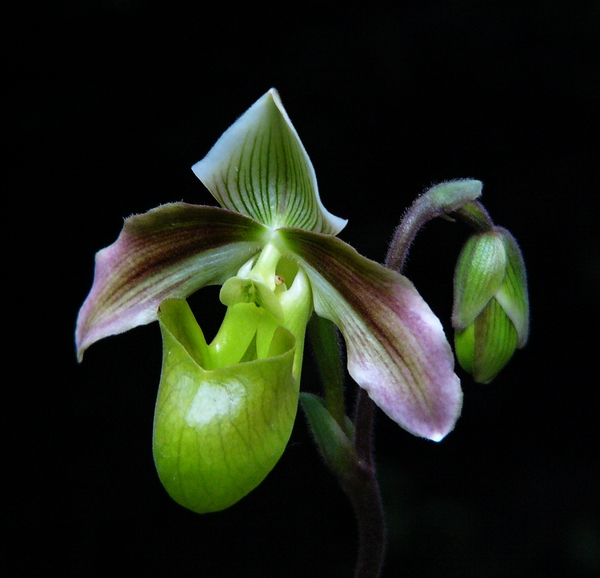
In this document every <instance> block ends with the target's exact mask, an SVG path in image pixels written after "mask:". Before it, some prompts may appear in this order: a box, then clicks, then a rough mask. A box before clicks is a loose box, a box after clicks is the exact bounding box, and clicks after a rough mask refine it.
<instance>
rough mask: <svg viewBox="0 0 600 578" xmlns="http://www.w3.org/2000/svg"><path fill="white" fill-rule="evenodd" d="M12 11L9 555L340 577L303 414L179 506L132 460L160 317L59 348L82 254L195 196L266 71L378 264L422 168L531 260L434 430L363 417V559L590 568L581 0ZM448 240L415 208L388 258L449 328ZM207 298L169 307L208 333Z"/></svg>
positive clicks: (337, 509)
mask: <svg viewBox="0 0 600 578" xmlns="http://www.w3.org/2000/svg"><path fill="white" fill-rule="evenodd" d="M23 9H24V10H23V13H22V14H21V15H20V16H19V17H17V18H15V19H14V20H11V21H10V22H9V23H7V24H8V25H7V26H6V27H7V28H9V30H8V40H9V50H8V51H7V52H6V54H7V56H8V61H9V73H10V75H11V77H9V82H8V88H5V90H7V92H8V95H9V101H8V104H7V105H5V106H6V111H7V113H8V120H9V128H10V129H11V131H10V132H9V133H8V147H7V148H8V154H7V156H6V157H5V158H7V161H8V162H7V164H6V173H5V174H6V175H7V178H5V180H4V186H3V189H4V190H5V193H6V196H5V201H4V203H5V205H4V214H5V219H4V224H5V227H4V230H5V247H6V252H5V254H6V255H7V257H8V267H7V272H8V278H5V293H4V295H5V298H4V299H5V303H4V309H5V315H4V320H5V324H4V333H5V336H6V337H5V339H6V342H5V343H8V346H6V345H5V346H4V349H5V363H6V365H7V367H8V368H9V369H8V378H7V379H6V380H5V383H4V392H5V395H4V396H3V413H4V418H5V419H4V422H5V424H6V425H7V426H8V428H7V433H6V434H5V435H4V439H3V441H4V444H3V445H4V452H3V454H4V460H3V462H4V466H3V470H4V473H3V478H5V479H6V480H8V481H9V484H10V490H9V491H6V492H5V494H4V500H3V501H4V506H5V508H6V510H7V514H6V516H3V525H4V526H5V528H6V529H7V531H8V533H9V535H10V539H9V540H8V541H7V542H5V546H7V549H8V552H7V553H6V554H5V555H3V556H2V559H3V561H2V564H3V565H6V566H7V575H12V576H17V575H24V574H26V573H31V572H35V573H37V575H45V574H49V573H51V572H52V573H56V572H58V573H59V574H61V575H65V576H66V575H78V576H105V575H108V574H109V573H112V572H113V571H122V572H123V573H125V574H127V575H129V574H132V573H134V572H135V573H145V574H146V575H156V576H163V575H164V576H166V575H169V576H175V575H179V576H201V577H203V578H204V577H206V578H209V577H210V578H212V577H224V576H247V575H248V576H273V577H280V576H281V577H295V576H298V577H300V576H302V577H305V576H310V577H317V576H336V577H337V576H340V577H342V576H350V575H351V574H352V567H353V564H354V558H355V550H356V532H355V525H354V520H353V516H352V512H351V510H350V508H349V505H348V502H347V500H346V498H345V496H344V495H343V494H342V493H341V491H340V490H339V489H338V487H337V485H336V482H335V480H334V479H333V477H332V476H331V475H330V474H329V472H328V471H327V470H326V469H325V467H324V466H323V465H322V463H321V461H320V459H319V457H318V456H317V453H316V450H315V448H314V447H313V445H312V442H311V440H310V437H309V436H308V434H307V431H306V426H305V422H304V418H303V416H301V414H299V419H298V421H297V425H296V428H295V430H294V433H293V435H292V439H291V442H290V445H289V447H288V449H287V450H286V452H285V454H284V456H283V458H282V460H281V461H280V462H279V464H278V465H277V467H276V468H275V469H274V471H273V472H272V473H271V474H270V475H269V476H268V478H267V480H266V481H265V482H264V483H263V484H262V485H261V486H260V487H259V488H258V489H256V490H255V491H254V492H252V493H251V494H250V495H249V496H248V497H247V498H245V499H244V500H242V501H241V502H240V503H239V504H237V505H236V506H234V507H232V508H231V509H229V510H228V511H225V512H222V513H218V514H212V515H206V516H198V515H195V514H192V513H190V512H188V511H186V510H184V509H183V508H181V507H179V506H178V505H176V504H175V503H174V502H172V501H171V500H170V499H169V497H168V496H167V495H166V494H165V492H164V490H163V489H162V487H161V485H160V483H159V481H158V478H157V476H156V474H155V471H154V465H153V462H152V455H151V432H152V416H153V407H154V400H155V395H156V389H157V384H158V378H159V373H160V357H161V354H160V348H161V344H160V336H159V331H158V327H157V325H156V324H152V325H149V326H146V327H142V328H138V329H135V330H133V331H131V332H129V333H127V334H124V335H121V336H118V337H113V338H109V339H106V340H104V341H102V342H100V343H98V344H96V345H94V346H93V347H92V348H91V349H90V350H89V351H88V352H87V353H86V358H85V361H84V363H83V364H81V365H78V364H77V363H76V360H75V351H74V344H73V330H74V324H75V318H76V314H77V311H78V308H79V306H80V305H81V303H82V302H83V299H84V298H85V296H86V294H87V292H88V290H89V287H90V285H91V281H92V274H93V255H94V253H95V252H96V251H97V250H99V249H100V248H102V247H104V246H106V245H108V244H110V243H112V242H113V241H114V240H115V239H116V237H117V235H118V233H119V231H120V228H121V225H122V218H124V217H126V216H128V215H130V214H132V213H140V212H144V211H146V210H148V209H150V208H152V207H155V206H157V205H158V204H160V203H165V202H170V201H178V200H185V201H188V202H192V203H199V204H202V203H207V204H212V198H211V197H210V195H209V193H208V192H207V191H206V190H204V188H203V186H202V185H201V184H200V183H199V182H198V181H197V179H196V178H195V177H194V175H193V174H192V172H191V171H190V166H191V165H192V164H193V163H194V162H196V161H197V160H199V159H200V158H201V157H202V156H204V154H205V153H206V152H207V151H208V149H209V148H210V147H211V145H212V144H213V143H214V142H215V141H216V139H217V138H218V137H219V136H220V134H221V133H222V132H223V131H224V130H225V129H226V128H227V127H228V126H229V125H230V124H231V123H232V122H233V121H234V120H235V118H236V117H237V116H239V115H240V114H241V113H243V112H244V111H245V110H246V109H247V108H248V107H249V106H250V105H251V104H252V103H253V102H254V101H255V100H256V99H257V98H258V97H260V96H261V95H262V94H263V93H264V92H265V91H266V90H268V89H269V88H270V87H271V86H275V87H277V88H278V89H279V91H280V93H281V96H282V99H283V102H284V104H285V106H286V108H287V110H288V113H289V114H290V117H291V118H292V120H293V122H294V125H295V126H296V128H297V130H298V132H299V134H300V136H301V138H302V140H303V142H304V144H305V146H306V148H307V150H308V152H309V154H310V156H311V158H312V161H313V163H314V165H315V169H316V172H317V177H318V180H319V185H320V190H321V198H322V199H323V201H324V204H325V205H326V206H327V208H328V209H329V210H330V211H332V212H333V213H334V214H336V215H339V216H342V217H344V218H348V219H349V224H348V226H347V228H346V229H345V230H344V231H343V232H342V233H341V235H340V236H341V238H342V239H344V240H346V241H348V242H350V243H352V244H353V245H354V246H355V247H356V248H357V249H358V250H359V251H360V252H361V253H363V254H365V255H366V256H368V257H370V258H372V259H376V260H381V259H382V258H383V256H384V254H385V251H386V247H387V243H388V241H389V239H390V236H391V233H392V230H393V227H394V226H395V225H396V224H397V222H398V220H399V218H400V216H401V214H402V212H403V211H404V209H405V207H406V206H407V205H408V204H409V203H410V202H411V200H412V199H413V198H414V196H415V195H416V194H418V193H420V192H421V191H422V190H424V189H425V188H426V187H427V186H429V185H431V184H432V183H435V182H439V181H441V180H445V179H450V178H459V177H474V178H478V179H481V180H482V181H483V182H484V196H483V202H484V203H485V205H486V207H487V208H488V209H489V211H490V213H491V215H492V217H493V218H494V220H495V221H496V222H497V223H498V224H500V225H503V226H505V227H507V228H509V229H510V230H511V231H512V232H513V233H514V235H515V236H516V237H517V239H518V240H519V241H520V243H521V247H522V250H523V252H524V255H525V259H526V262H527V264H528V272H529V282H530V298H531V310H532V322H531V339H530V343H529V344H528V346H527V347H526V349H524V350H523V351H519V352H518V353H517V354H516V355H515V358H514V359H513V361H512V362H511V364H510V365H509V366H508V368H507V369H506V370H505V371H504V372H503V373H502V374H501V375H500V376H499V377H498V378H497V379H496V380H495V381H494V382H493V383H492V384H490V385H487V386H482V385H478V384H475V383H473V382H472V381H471V380H470V379H469V377H468V376H465V375H464V374H463V373H462V372H460V371H459V374H460V376H461V378H462V381H463V389H464V394H465V402H464V409H463V415H462V417H461V419H460V420H459V422H458V424H457V427H456V429H455V431H454V432H452V433H451V434H450V435H449V436H448V437H447V438H446V439H445V440H444V441H442V442H441V443H439V444H434V443H431V442H427V441H424V440H420V439H416V438H413V437H412V436H410V435H409V434H407V433H406V432H404V431H403V430H401V429H400V428H398V427H397V426H395V425H394V424H393V423H391V422H390V421H389V420H388V419H387V418H385V417H384V416H383V415H380V416H379V419H378V421H377V434H376V439H377V459H378V463H379V468H380V476H381V483H382V492H383V496H384V502H385V506H386V510H387V515H388V525H389V550H388V552H389V553H388V559H387V564H386V567H385V571H384V576H386V577H392V576H404V577H412V576H419V577H430V576H436V577H437V576H464V577H470V576H478V577H488V576H489V577H496V576H502V577H505V576H537V575H539V576H574V577H579V576H582V577H584V576H593V575H597V574H596V573H597V572H599V571H600V516H599V509H600V508H599V497H598V494H599V489H600V473H599V458H598V456H599V455H600V452H599V450H600V447H599V446H600V444H599V441H598V439H599V434H600V428H599V427H598V421H599V418H598V413H599V410H600V403H599V402H600V394H599V386H598V375H597V374H598V371H597V363H598V342H599V339H598V334H597V331H598V321H599V317H600V316H599V311H598V297H599V289H600V258H599V251H598V241H599V239H598V212H599V211H598V202H597V198H598V193H599V189H598V168H599V159H600V147H599V146H598V132H597V129H596V127H594V126H593V125H594V123H595V122H597V119H598V112H599V110H598V104H599V102H600V82H599V80H600V73H599V71H600V65H599V59H598V55H599V42H598V39H599V37H600V7H599V3H598V2H597V1H591V0H590V1H582V2H577V1H573V0H569V1H560V0H556V1H543V2H542V1H539V2H538V1H532V2H523V1H522V0H521V1H514V2H509V1H505V2H502V1H500V2H487V1H475V0H472V1H469V0H462V1H456V2H444V1H433V0H425V1H421V2H404V3H400V4H399V5H398V6H395V7H390V6H388V5H387V4H382V3H377V2H369V3H363V4H361V5H355V6H354V7H351V6H350V5H347V3H339V4H338V3H337V2H331V3H328V2H302V3H300V2H298V3H283V2H280V3H278V4H273V5H264V4H261V3H249V4H247V5H242V4H237V3H227V2H224V3H221V4H220V5H218V6H212V5H211V4H208V3H206V4H204V3H201V2H194V3H192V2H185V3H180V2H172V3H167V2H157V1H143V0H138V1H137V2H136V1H133V0H131V1H127V0H120V1H119V0H113V1H108V0H106V1H96V2H84V3H78V2H69V1H63V2H55V3H44V5H43V7H41V6H37V5H35V4H24V5H23ZM13 73H14V78H12V75H13ZM465 234H466V230H465V229H464V228H463V227H461V226H460V225H457V224H455V225H453V224H451V223H448V222H444V221H440V222H434V223H431V224H430V225H429V226H427V227H426V228H425V230H424V231H423V232H422V233H421V234H420V235H419V237H418V239H417V242H416V245H415V246H414V249H413V252H412V253H411V256H410V262H409V265H408V268H407V270H406V273H407V275H408V276H409V277H410V278H411V279H412V280H413V281H414V282H415V283H416V285H417V287H418V288H419V290H420V291H421V292H422V294H423V295H424V296H425V297H426V299H427V300H428V301H429V302H430V304H431V306H432V308H433V309H434V311H435V312H436V313H437V314H438V315H439V316H440V317H441V318H442V319H443V321H444V323H445V325H446V327H448V323H447V321H448V318H449V313H450V307H451V284H452V270H453V266H454V262H455V259H456V256H457V254H458V251H459V249H460V246H461V243H462V242H464V240H465V238H466V237H465ZM217 295H218V294H217V292H216V291H215V290H213V289H207V290H203V291H202V292H200V293H199V294H196V295H195V296H194V297H193V298H192V300H191V302H192V304H193V307H194V309H195V311H196V313H197V315H198V318H199V320H200V322H201V324H202V326H203V327H207V332H208V333H209V334H210V332H211V331H213V330H214V328H215V327H216V326H217V325H218V316H216V315H215V312H217V313H218V315H221V313H222V310H221V308H220V307H219V305H218V297H217ZM303 387H304V388H308V389H312V390H318V384H317V382H316V377H315V373H314V371H313V369H312V366H311V364H310V356H307V361H306V363H305V372H304V376H303ZM351 391H352V390H351Z"/></svg>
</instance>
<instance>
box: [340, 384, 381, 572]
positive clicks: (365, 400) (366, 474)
mask: <svg viewBox="0 0 600 578" xmlns="http://www.w3.org/2000/svg"><path fill="white" fill-rule="evenodd" d="M374 410H375V405H374V403H373V402H372V401H371V398H369V396H368V395H367V393H366V392H365V391H363V390H362V389H359V392H358V399H357V407H356V418H355V437H354V444H355V449H356V451H357V454H358V457H359V458H360V461H361V463H362V465H363V467H362V468H361V470H360V472H359V474H358V475H357V476H356V477H355V478H354V479H353V480H349V483H348V484H347V486H346V487H345V488H344V490H345V491H346V494H347V495H348V497H349V498H350V501H351V502H352V506H353V508H354V513H355V515H356V520H357V524H358V537H359V548H358V559H357V562H356V571H355V574H354V577H355V578H377V577H378V576H380V574H381V570H382V568H383V561H384V557H385V545H386V525H385V515H384V510H383V503H382V501H381V494H380V492H379V484H378V482H377V476H376V471H375V465H374V461H373V417H374Z"/></svg>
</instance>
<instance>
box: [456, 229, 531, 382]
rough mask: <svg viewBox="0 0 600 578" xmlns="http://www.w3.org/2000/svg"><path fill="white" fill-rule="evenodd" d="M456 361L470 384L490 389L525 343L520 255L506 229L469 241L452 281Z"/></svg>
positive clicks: (526, 325) (526, 315) (524, 290)
mask: <svg viewBox="0 0 600 578" xmlns="http://www.w3.org/2000/svg"><path fill="white" fill-rule="evenodd" d="M452 325H453V327H454V330H455V347H456V356H457V358H458V362H459V363H460V365H461V367H462V368H463V369H464V370H465V371H467V372H469V373H471V374H472V375H473V378H474V379H475V381H478V382H480V383H489V382H490V381H492V379H494V377H495V376H496V375H497V374H498V373H499V372H500V370H501V369H502V368H503V367H504V366H505V365H506V364H507V363H508V360H509V359H510V358H511V357H512V355H513V353H514V351H515V349H517V348H521V347H523V346H524V345H525V343H526V342H527V336H528V331H529V301H528V296H527V278H526V273H525V264H524V262H523V257H522V255H521V250H520V249H519V246H518V245H517V242H516V241H515V239H514V237H513V236H512V235H511V234H510V233H509V232H508V231H507V230H505V229H502V228H499V227H494V228H493V229H491V230H490V231H486V232H484V233H478V234H476V235H473V236H472V237H471V238H470V239H469V240H468V241H467V243H466V244H465V246H464V248H463V250H462V251H461V254H460V256H459V258H458V263H457V266H456V271H455V276H454V308H453V312H452Z"/></svg>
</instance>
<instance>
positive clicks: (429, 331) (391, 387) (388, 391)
mask: <svg viewBox="0 0 600 578" xmlns="http://www.w3.org/2000/svg"><path fill="white" fill-rule="evenodd" d="M279 236H280V238H281V239H282V240H283V242H284V243H285V246H286V248H287V250H288V251H289V252H290V253H292V254H293V256H294V257H295V258H297V259H298V260H299V262H300V264H301V266H302V267H303V268H304V269H305V271H306V272H307V274H308V276H309V279H310V281H311V287H312V290H313V295H314V304H315V311H316V312H317V314H318V315H321V316H322V317H326V318H328V319H330V320H331V321H333V322H334V323H335V324H336V325H337V326H338V327H339V328H340V330H341V332H342V335H343V336H344V339H345V341H346V345H347V349H348V371H349V372H350V375H351V376H352V377H353V378H354V380H355V381H356V382H357V383H358V384H359V385H360V386H361V387H362V388H364V389H365V390H366V391H367V392H368V393H369V396H370V397H371V399H373V401H374V402H375V403H376V404H377V405H378V406H379V407H380V408H381V409H382V410H383V411H384V412H385V413H386V414H387V415H388V416H389V417H390V418H392V419H393V420H394V421H396V422H397V423H398V424H399V425H401V426H402V427H403V428H405V429H406V430H408V431H409V432H411V433H413V434H415V435H419V436H422V437H425V438H429V439H432V440H435V441H439V440H441V439H442V438H443V437H444V436H445V435H446V434H447V433H448V432H450V431H451V430H452V428H453V427H454V423H455V422H456V420H457V418H458V416H459V415H460V410H461V404H462V392H461V388H460V382H459V380H458V377H457V376H456V375H455V374H454V358H453V355H452V351H451V349H450V346H449V344H448V342H447V340H446V337H445V335H444V331H443V328H442V325H441V323H440V321H439V320H438V318H437V317H436V316H435V315H434V314H433V312H432V311H431V309H430V308H429V306H428V305H427V304H426V303H425V301H424V300H423V298H422V297H421V296H420V295H419V293H418V292H417V290H416V289H415V288H414V286H413V284H412V283H411V282H410V281H409V280H408V279H406V278H405V277H403V276H402V275H399V274H398V273H396V272H394V271H391V270H389V269H386V268H385V267H383V266H382V265H379V264H378V263H375V262H373V261H370V260H369V259H366V258H365V257H362V256H361V255H359V254H358V253H357V252H356V251H355V250H354V249H353V248H352V247H350V246H349V245H347V244H346V243H344V242H342V241H340V240H339V239H337V238H333V237H329V236H325V235H319V234H315V233H310V232H308V231H301V230H298V229H283V230H280V231H279Z"/></svg>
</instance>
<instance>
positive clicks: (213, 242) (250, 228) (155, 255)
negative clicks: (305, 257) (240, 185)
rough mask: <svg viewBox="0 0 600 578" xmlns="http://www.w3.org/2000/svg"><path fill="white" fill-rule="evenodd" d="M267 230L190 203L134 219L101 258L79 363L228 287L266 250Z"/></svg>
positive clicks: (83, 314)
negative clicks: (90, 351)
mask: <svg viewBox="0 0 600 578" xmlns="http://www.w3.org/2000/svg"><path fill="white" fill-rule="evenodd" d="M265 231H266V229H265V228H264V227H263V226H262V225H260V224H259V223H257V222H256V221H254V220H252V219H250V218H248V217H245V216H243V215H240V214H237V213H234V212H231V211H227V210H226V209H221V208H216V207H204V206H199V205H189V204H186V203H173V204H167V205H162V206H160V207H157V208H156V209H152V210H151V211H148V212H147V213H144V214H143V215H134V216H131V217H129V218H128V219H126V220H125V223H124V225H123V230H122V231H121V234H120V235H119V237H118V239H117V240H116V241H115V242H114V243H113V244H112V245H110V246H109V247H106V248H105V249H102V250H101V251H99V252H98V253H97V254H96V269H95V273H94V283H93V285H92V289H91V291H90V293H89V295H88V297H87V299H86V300H85V302H84V304H83V306H82V307H81V310H80V311H79V316H78V318H77V329H76V333H75V340H76V346H77V355H78V358H79V360H81V359H82V357H83V352H84V351H85V349H86V348H87V347H89V346H90V345H91V344H92V343H94V342H95V341H98V340H99V339H102V338H103V337H107V336H108V335H115V334H117V333H122V332H124V331H127V330H129V329H132V328H133V327H137V326H138V325H144V324H146V323H150V322H151V321H154V320H156V319H157V310H158V305H159V304H160V302H161V301H163V300H164V299H166V298H167V297H179V298H185V297H187V296H189V295H190V294H192V293H193V292H194V291H196V290H198V289H200V288H201V287H204V286H206V285H215V284H221V283H223V282H225V280H227V279H228V278H229V277H231V276H232V275H235V273H236V272H237V270H238V269H239V268H240V267H241V266H242V265H243V264H244V263H245V262H246V261H248V260H249V259H250V258H251V257H252V256H253V255H254V254H256V253H257V252H258V251H259V250H260V247H261V242H262V241H261V240H262V237H263V235H264V234H265Z"/></svg>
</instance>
